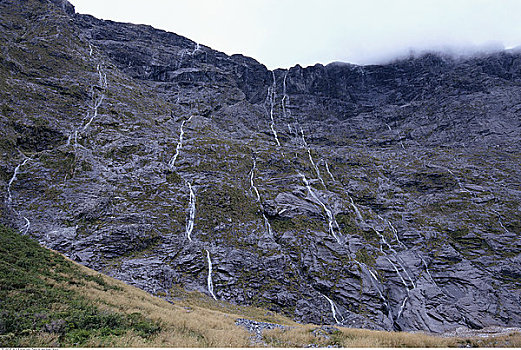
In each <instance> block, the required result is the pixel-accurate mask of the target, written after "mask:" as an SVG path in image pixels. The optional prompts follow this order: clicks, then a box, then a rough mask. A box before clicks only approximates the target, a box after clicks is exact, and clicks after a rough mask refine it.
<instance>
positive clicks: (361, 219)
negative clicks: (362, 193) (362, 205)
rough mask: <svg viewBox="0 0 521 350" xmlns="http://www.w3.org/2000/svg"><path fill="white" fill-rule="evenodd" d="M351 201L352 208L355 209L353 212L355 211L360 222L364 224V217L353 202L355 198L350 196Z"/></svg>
mask: <svg viewBox="0 0 521 350" xmlns="http://www.w3.org/2000/svg"><path fill="white" fill-rule="evenodd" d="M349 201H350V203H349V204H351V207H353V210H354V211H355V213H356V217H357V218H358V220H360V221H362V222H364V218H363V217H362V214H360V210H358V207H357V206H356V204H355V202H354V201H353V198H352V197H351V196H349Z"/></svg>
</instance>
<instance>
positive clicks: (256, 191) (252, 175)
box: [250, 158, 273, 236]
mask: <svg viewBox="0 0 521 350" xmlns="http://www.w3.org/2000/svg"><path fill="white" fill-rule="evenodd" d="M256 167H257V161H256V160H255V158H253V166H252V168H251V171H250V187H251V188H252V189H253V192H254V193H255V196H256V200H257V202H258V203H259V205H260V208H261V210H262V218H263V219H264V227H265V228H266V231H268V234H269V235H270V236H273V232H272V230H271V224H270V222H269V220H268V218H267V217H266V214H264V208H263V206H262V201H261V197H260V193H259V190H258V189H257V186H255V183H254V181H253V178H254V176H255V169H256Z"/></svg>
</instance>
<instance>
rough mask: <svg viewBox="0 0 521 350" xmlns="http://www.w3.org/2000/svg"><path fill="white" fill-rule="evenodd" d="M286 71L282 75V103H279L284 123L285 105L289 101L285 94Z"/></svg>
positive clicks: (285, 119)
mask: <svg viewBox="0 0 521 350" xmlns="http://www.w3.org/2000/svg"><path fill="white" fill-rule="evenodd" d="M288 72H289V71H288V70H287V71H286V73H284V79H283V80H282V101H281V104H282V117H283V118H284V121H287V118H286V103H288V101H289V96H288V95H287V94H286V78H287V77H288ZM288 128H289V124H288ZM289 129H290V133H291V128H289Z"/></svg>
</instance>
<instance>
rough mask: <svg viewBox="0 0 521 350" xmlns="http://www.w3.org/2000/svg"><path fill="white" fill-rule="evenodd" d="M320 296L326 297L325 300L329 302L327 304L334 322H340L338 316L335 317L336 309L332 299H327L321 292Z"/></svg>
mask: <svg viewBox="0 0 521 350" xmlns="http://www.w3.org/2000/svg"><path fill="white" fill-rule="evenodd" d="M322 296H323V297H324V298H326V300H327V301H328V302H329V305H331V313H332V314H333V319H334V320H335V322H336V323H337V324H341V323H342V322H340V321H339V320H338V318H337V317H336V315H337V311H338V309H337V307H336V305H335V303H334V302H333V300H331V299H329V298H328V297H327V296H325V295H324V294H322ZM340 317H342V315H340Z"/></svg>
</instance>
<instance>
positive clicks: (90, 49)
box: [89, 43, 92, 56]
mask: <svg viewBox="0 0 521 350" xmlns="http://www.w3.org/2000/svg"><path fill="white" fill-rule="evenodd" d="M89 56H92V45H91V44H90V43H89Z"/></svg>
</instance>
